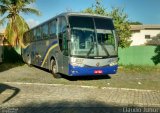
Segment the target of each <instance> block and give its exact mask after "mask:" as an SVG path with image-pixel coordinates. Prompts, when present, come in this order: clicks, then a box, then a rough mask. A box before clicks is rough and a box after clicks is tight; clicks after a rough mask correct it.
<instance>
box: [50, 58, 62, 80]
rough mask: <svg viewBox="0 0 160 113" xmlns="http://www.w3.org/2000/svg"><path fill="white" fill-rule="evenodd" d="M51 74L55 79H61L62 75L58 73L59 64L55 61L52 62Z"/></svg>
mask: <svg viewBox="0 0 160 113" xmlns="http://www.w3.org/2000/svg"><path fill="white" fill-rule="evenodd" d="M51 73H52V74H53V77H54V78H61V75H60V74H59V73H57V64H56V61H55V60H51Z"/></svg>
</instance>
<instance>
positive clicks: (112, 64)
mask: <svg viewBox="0 0 160 113" xmlns="http://www.w3.org/2000/svg"><path fill="white" fill-rule="evenodd" d="M115 65H118V63H117V62H112V63H110V64H109V66H115Z"/></svg>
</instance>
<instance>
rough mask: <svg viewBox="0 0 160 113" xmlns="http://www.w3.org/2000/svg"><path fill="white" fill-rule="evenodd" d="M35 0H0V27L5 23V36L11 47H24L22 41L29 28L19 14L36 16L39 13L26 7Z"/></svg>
mask: <svg viewBox="0 0 160 113" xmlns="http://www.w3.org/2000/svg"><path fill="white" fill-rule="evenodd" d="M33 2H35V0H0V15H1V16H2V17H3V18H2V19H1V20H0V25H4V23H6V22H7V27H6V30H5V36H6V38H7V39H8V41H9V43H10V44H11V45H12V46H16V45H20V46H22V47H23V46H24V45H23V42H22V39H23V34H24V32H25V31H27V30H28V29H29V26H28V25H27V23H26V22H25V20H24V18H23V17H22V16H21V15H20V14H30V13H32V14H36V15H40V12H39V11H38V10H36V9H34V8H30V7H28V5H29V4H31V3H33Z"/></svg>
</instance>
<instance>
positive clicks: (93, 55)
mask: <svg viewBox="0 0 160 113" xmlns="http://www.w3.org/2000/svg"><path fill="white" fill-rule="evenodd" d="M23 41H24V44H25V46H26V47H25V48H24V49H23V50H22V57H23V60H24V62H26V63H27V64H29V65H35V66H38V67H41V68H45V69H48V70H50V71H51V73H52V74H53V75H54V77H56V78H57V77H61V74H64V75H68V76H94V75H107V74H115V73H116V72H117V69H118V63H117V62H118V39H117V37H116V33H115V28H114V24H113V20H112V18H110V17H106V16H100V15H95V14H86V13H74V12H67V13H62V14H60V15H57V16H56V17H54V18H52V19H50V20H48V21H46V22H44V23H42V24H40V25H38V26H36V27H34V28H32V29H30V30H29V31H27V32H26V33H25V34H24V38H23Z"/></svg>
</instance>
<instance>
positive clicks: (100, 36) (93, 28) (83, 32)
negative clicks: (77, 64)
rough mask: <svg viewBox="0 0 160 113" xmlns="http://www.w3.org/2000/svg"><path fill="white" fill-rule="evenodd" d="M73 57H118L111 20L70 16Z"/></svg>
mask: <svg viewBox="0 0 160 113" xmlns="http://www.w3.org/2000/svg"><path fill="white" fill-rule="evenodd" d="M69 23H70V28H71V55H72V56H77V57H86V58H89V57H114V56H117V49H116V46H117V45H116V38H115V32H114V26H113V22H112V20H111V19H107V18H99V17H81V16H70V17H69Z"/></svg>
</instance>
